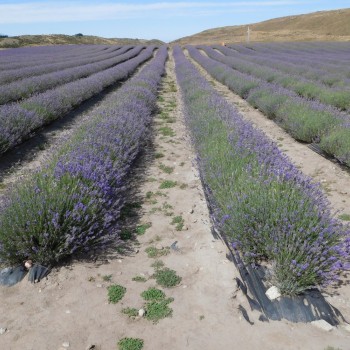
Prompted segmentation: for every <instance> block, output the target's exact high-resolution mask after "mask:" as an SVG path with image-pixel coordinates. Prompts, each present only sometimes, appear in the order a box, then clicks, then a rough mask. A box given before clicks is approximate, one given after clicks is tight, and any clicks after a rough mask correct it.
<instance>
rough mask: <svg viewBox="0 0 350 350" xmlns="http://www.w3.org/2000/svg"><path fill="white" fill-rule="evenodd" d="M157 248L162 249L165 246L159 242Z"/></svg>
mask: <svg viewBox="0 0 350 350" xmlns="http://www.w3.org/2000/svg"><path fill="white" fill-rule="evenodd" d="M156 248H157V249H159V250H162V249H163V248H164V247H163V246H162V245H161V244H159V243H158V244H157V245H156Z"/></svg>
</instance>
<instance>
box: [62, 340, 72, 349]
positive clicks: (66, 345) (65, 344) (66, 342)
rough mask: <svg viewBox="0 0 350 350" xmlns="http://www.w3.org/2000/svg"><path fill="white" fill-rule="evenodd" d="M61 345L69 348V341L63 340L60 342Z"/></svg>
mask: <svg viewBox="0 0 350 350" xmlns="http://www.w3.org/2000/svg"><path fill="white" fill-rule="evenodd" d="M62 346H63V347H64V348H69V347H70V344H69V341H65V342H64V343H62Z"/></svg>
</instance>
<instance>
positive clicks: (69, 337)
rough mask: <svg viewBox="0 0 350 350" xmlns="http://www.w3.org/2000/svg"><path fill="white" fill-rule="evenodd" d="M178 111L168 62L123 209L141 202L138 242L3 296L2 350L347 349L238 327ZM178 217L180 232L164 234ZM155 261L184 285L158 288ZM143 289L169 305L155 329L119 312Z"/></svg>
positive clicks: (341, 335)
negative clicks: (125, 342)
mask: <svg viewBox="0 0 350 350" xmlns="http://www.w3.org/2000/svg"><path fill="white" fill-rule="evenodd" d="M182 107H183V106H182V104H181V96H180V92H179V91H178V88H177V84H176V78H175V75H174V62H173V59H172V58H170V61H169V62H168V63H167V75H166V77H165V79H164V84H163V89H162V91H161V92H160V98H159V108H160V110H159V113H158V115H157V116H156V118H155V124H154V131H155V137H154V140H153V142H152V143H150V144H149V145H148V147H146V149H145V152H144V155H143V164H142V167H141V166H140V167H139V171H142V173H139V174H136V175H137V176H135V177H136V178H137V181H135V186H136V187H135V188H134V190H135V192H136V193H137V195H136V197H135V198H136V199H135V198H134V199H132V201H133V205H131V206H129V207H130V208H131V207H133V208H135V207H138V206H139V205H136V204H141V199H142V207H141V208H140V209H139V212H138V215H139V216H138V217H137V219H136V217H133V216H130V217H129V218H127V221H128V223H130V222H132V221H135V222H134V223H133V224H134V226H135V225H138V226H137V227H138V228H146V227H148V226H149V225H151V226H150V227H149V228H148V229H145V233H143V231H142V232H141V231H140V233H143V234H141V235H138V236H137V241H136V242H134V243H131V242H130V241H129V242H128V241H126V244H127V245H128V247H129V249H125V251H126V252H128V253H124V254H123V253H122V251H121V250H120V249H119V250H118V251H117V252H115V253H114V254H112V255H110V256H108V257H104V256H101V257H100V258H99V259H97V260H96V261H94V262H91V261H90V262H89V261H88V262H86V261H74V262H72V263H70V264H69V265H67V266H63V267H60V268H58V269H55V270H54V271H53V272H52V273H51V274H50V275H49V276H48V278H47V279H45V280H43V281H41V282H40V283H38V284H34V285H32V284H30V283H29V282H27V281H26V280H23V281H22V282H21V283H20V284H18V285H16V286H14V287H11V288H0V328H4V327H6V328H7V331H6V332H5V333H4V334H2V335H0V349H7V350H17V349H21V350H22V349H25V350H27V349H28V350H30V349H33V350H34V349H35V350H46V349H47V350H58V349H60V350H61V349H64V348H67V347H63V345H65V346H68V345H69V347H68V348H69V349H76V350H80V349H82V350H84V349H100V350H112V349H117V345H116V344H117V342H118V341H119V340H120V339H121V338H123V337H134V338H141V339H143V340H144V349H145V350H158V349H159V350H161V349H169V350H180V349H181V350H183V349H192V350H216V349H237V350H238V349H239V350H241V349H243V350H245V349H247V350H250V349H262V350H265V349H266V350H267V349H269V350H273V349H276V350H277V349H279V350H280V349H293V350H294V349H310V350H312V349H315V350H316V349H319V350H323V349H324V348H325V347H327V345H330V346H334V347H340V348H341V349H342V350H346V349H347V347H346V346H347V344H349V342H350V334H349V333H346V332H345V331H344V330H342V329H335V330H333V331H332V332H331V333H325V332H324V331H321V330H318V329H316V328H314V327H313V326H311V325H307V324H292V323H289V322H286V321H282V322H270V323H263V322H260V321H257V319H256V317H254V316H255V315H252V318H251V319H252V320H253V321H254V325H250V324H249V323H248V322H246V320H245V319H244V318H243V317H242V314H241V313H240V312H239V311H238V306H239V305H240V304H241V305H242V306H244V307H245V308H247V304H246V301H245V299H244V298H243V297H242V295H241V294H240V292H239V291H237V290H236V283H235V281H234V278H235V277H236V276H237V271H236V270H235V268H234V265H233V264H232V263H230V262H229V261H228V260H227V259H226V249H225V246H224V244H223V243H222V242H221V241H220V240H218V239H215V238H214V237H213V235H212V233H211V227H210V220H209V216H208V211H207V206H206V203H205V198H204V194H203V191H202V188H201V183H200V180H199V177H198V173H197V170H196V168H195V166H194V164H195V163H194V161H195V155H194V153H193V150H192V148H191V145H190V142H189V136H188V133H187V131H186V129H185V126H184V122H183V115H182ZM137 171H138V170H137V169H136V172H137ZM164 181H174V182H176V185H175V186H174V187H171V186H170V184H171V183H170V182H167V184H168V186H166V187H168V188H164V189H161V188H160V187H161V184H162V183H163V184H164ZM135 200H138V201H139V202H138V203H135V202H134V201H135ZM129 214H130V213H129ZM179 217H181V219H183V222H182V221H181V220H180V222H179V220H177V223H175V224H171V222H172V221H173V220H174V218H179ZM177 225H178V226H177ZM175 242H176V243H175ZM149 247H153V248H154V249H153V252H156V253H158V254H160V255H161V254H163V255H162V256H160V257H158V259H154V258H151V257H149V256H148V254H147V253H146V252H145V249H147V248H149ZM166 253H167V254H166ZM155 261H158V262H159V261H162V262H163V263H164V266H165V267H167V268H170V269H173V270H175V271H176V274H177V275H179V276H180V277H181V278H182V279H181V282H180V283H179V284H178V285H177V286H175V287H172V288H163V287H160V286H159V285H158V284H157V283H156V280H155V279H154V278H153V275H154V273H155V271H156V270H155V268H154V267H152V266H151V265H153V264H154V262H155ZM158 264H159V263H158ZM135 277H137V278H136V279H137V280H138V281H135V280H133V278H135ZM142 281H143V282H142ZM112 284H119V285H122V286H124V287H125V288H126V294H125V296H124V298H123V299H122V300H121V301H119V303H117V304H111V303H108V298H107V287H108V286H110V285H112ZM149 287H156V288H160V289H162V290H163V291H164V292H165V294H166V296H167V297H171V298H174V300H173V301H172V302H171V303H170V304H169V305H168V306H169V307H170V308H172V310H173V311H172V316H171V317H167V318H164V319H161V320H159V322H158V323H156V324H154V323H153V322H151V321H149V320H148V319H146V317H135V318H129V317H128V316H127V315H125V314H123V313H122V312H121V311H122V309H124V308H126V307H130V308H136V309H139V308H141V307H142V306H143V304H144V303H145V301H144V300H143V299H142V297H141V296H140V294H141V293H142V292H143V291H145V290H147V289H148V288H149ZM248 311H249V310H248ZM341 311H342V312H343V310H341ZM68 343H69V344H68ZM93 345H95V347H93Z"/></svg>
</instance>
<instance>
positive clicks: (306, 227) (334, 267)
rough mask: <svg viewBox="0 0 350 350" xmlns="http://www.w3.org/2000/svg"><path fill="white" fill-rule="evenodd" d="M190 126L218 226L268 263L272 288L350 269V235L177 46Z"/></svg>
mask: <svg viewBox="0 0 350 350" xmlns="http://www.w3.org/2000/svg"><path fill="white" fill-rule="evenodd" d="M174 58H175V62H176V74H177V78H178V83H179V85H180V87H181V91H182V95H183V99H184V105H185V115H186V120H187V124H188V126H189V128H190V130H191V132H192V137H193V142H194V146H195V148H196V151H197V152H198V164H199V167H200V172H201V176H202V179H203V181H204V183H205V185H206V187H207V188H208V191H209V196H210V200H211V201H212V204H213V206H214V208H215V212H214V214H213V215H214V218H215V222H216V223H217V224H219V225H220V227H221V229H222V230H223V232H224V233H225V235H227V237H228V239H229V240H230V241H231V243H232V246H233V247H234V248H235V249H236V250H237V251H240V252H241V253H242V255H243V257H244V259H245V260H246V261H247V262H250V263H253V264H258V263H261V262H262V261H266V264H267V266H268V267H269V269H270V271H271V280H272V281H271V282H272V283H274V284H276V285H277V286H278V287H279V289H280V290H281V292H282V293H283V294H297V293H300V292H302V291H303V290H305V289H308V288H311V287H314V286H319V285H321V286H324V285H327V284H329V283H332V282H334V281H336V280H337V278H338V276H339V274H340V273H341V272H342V271H343V270H344V269H345V268H350V264H349V252H350V238H349V235H350V231H349V228H347V227H345V226H343V225H342V223H341V222H340V221H337V220H336V219H334V218H333V217H332V215H331V213H330V209H329V203H328V202H327V200H326V198H325V196H324V195H323V193H322V192H321V189H320V186H319V185H317V184H313V183H312V182H311V179H310V178H308V177H306V176H304V175H303V174H302V173H301V172H300V171H299V170H298V169H297V168H296V167H295V166H294V165H293V164H292V163H291V162H290V161H289V159H288V158H287V157H286V156H285V155H283V154H282V153H281V152H280V151H279V149H278V148H277V146H276V145H275V144H274V143H272V142H271V141H270V140H268V139H267V137H266V136H265V135H264V134H263V133H262V132H260V131H258V130H257V129H255V128H254V127H253V126H252V124H250V123H249V122H247V121H245V120H244V119H243V118H242V117H241V116H240V115H239V114H238V113H237V111H236V110H235V109H234V108H233V107H232V106H231V105H229V104H228V103H227V102H226V101H225V100H224V99H223V98H222V97H221V96H220V95H218V94H217V93H216V92H215V90H214V89H213V88H212V87H211V86H210V84H209V83H208V82H207V81H206V80H205V79H204V78H203V77H202V76H200V74H199V73H198V71H197V70H196V69H195V68H194V66H193V65H192V64H191V63H190V62H189V61H188V60H186V58H185V56H184V54H183V53H182V51H181V49H180V48H179V47H175V48H174Z"/></svg>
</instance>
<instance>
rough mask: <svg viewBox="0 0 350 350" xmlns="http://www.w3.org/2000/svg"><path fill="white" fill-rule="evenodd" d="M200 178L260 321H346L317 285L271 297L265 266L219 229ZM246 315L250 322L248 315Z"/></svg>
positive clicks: (239, 283) (216, 231)
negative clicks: (243, 254) (253, 262)
mask: <svg viewBox="0 0 350 350" xmlns="http://www.w3.org/2000/svg"><path fill="white" fill-rule="evenodd" d="M200 179H201V182H202V186H203V189H204V194H205V197H206V200H207V205H208V209H209V213H210V217H211V221H212V224H213V234H214V237H218V238H220V239H221V240H222V241H223V242H224V243H225V244H226V246H227V248H228V250H229V254H228V255H227V258H228V259H229V260H230V261H232V262H233V263H234V265H235V267H236V268H237V270H238V271H239V274H240V277H241V279H239V278H236V282H237V286H238V287H239V288H240V289H241V291H242V292H243V294H244V295H245V296H246V298H247V300H248V303H249V306H250V308H251V310H252V311H253V310H257V311H259V312H261V315H260V317H259V320H260V321H268V320H273V321H280V320H282V319H286V320H288V321H290V322H294V323H297V322H304V323H307V322H312V321H317V320H325V321H326V322H328V323H329V324H331V325H332V326H337V325H339V324H340V323H341V322H346V320H345V318H344V317H343V315H342V314H341V313H340V311H339V310H338V309H337V308H335V307H333V306H332V305H330V304H329V303H328V302H327V301H326V299H325V298H324V297H323V295H322V294H321V292H320V291H319V290H318V289H316V288H314V289H310V290H308V291H305V292H303V293H302V294H300V295H296V296H281V297H279V298H278V299H274V300H270V299H269V298H268V297H267V296H266V294H265V293H266V291H267V288H266V286H265V284H264V283H263V280H264V278H265V276H266V273H265V271H266V270H264V268H263V267H262V266H258V267H257V268H253V267H252V266H251V265H250V264H245V263H244V262H243V260H242V258H241V255H240V253H239V252H238V251H237V250H236V249H233V248H232V246H231V245H230V243H229V242H228V240H227V237H226V236H225V234H224V233H223V232H221V231H220V229H219V225H218V223H217V222H216V220H215V218H214V215H213V214H214V212H215V206H214V205H213V200H212V196H211V191H210V189H209V188H208V186H207V185H206V184H205V183H204V181H203V178H202V176H201V175H200ZM248 292H249V293H250V295H251V296H250V295H249V294H248ZM243 316H244V315H243ZM244 317H245V318H246V320H247V321H248V322H250V321H249V319H247V317H246V316H244Z"/></svg>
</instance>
